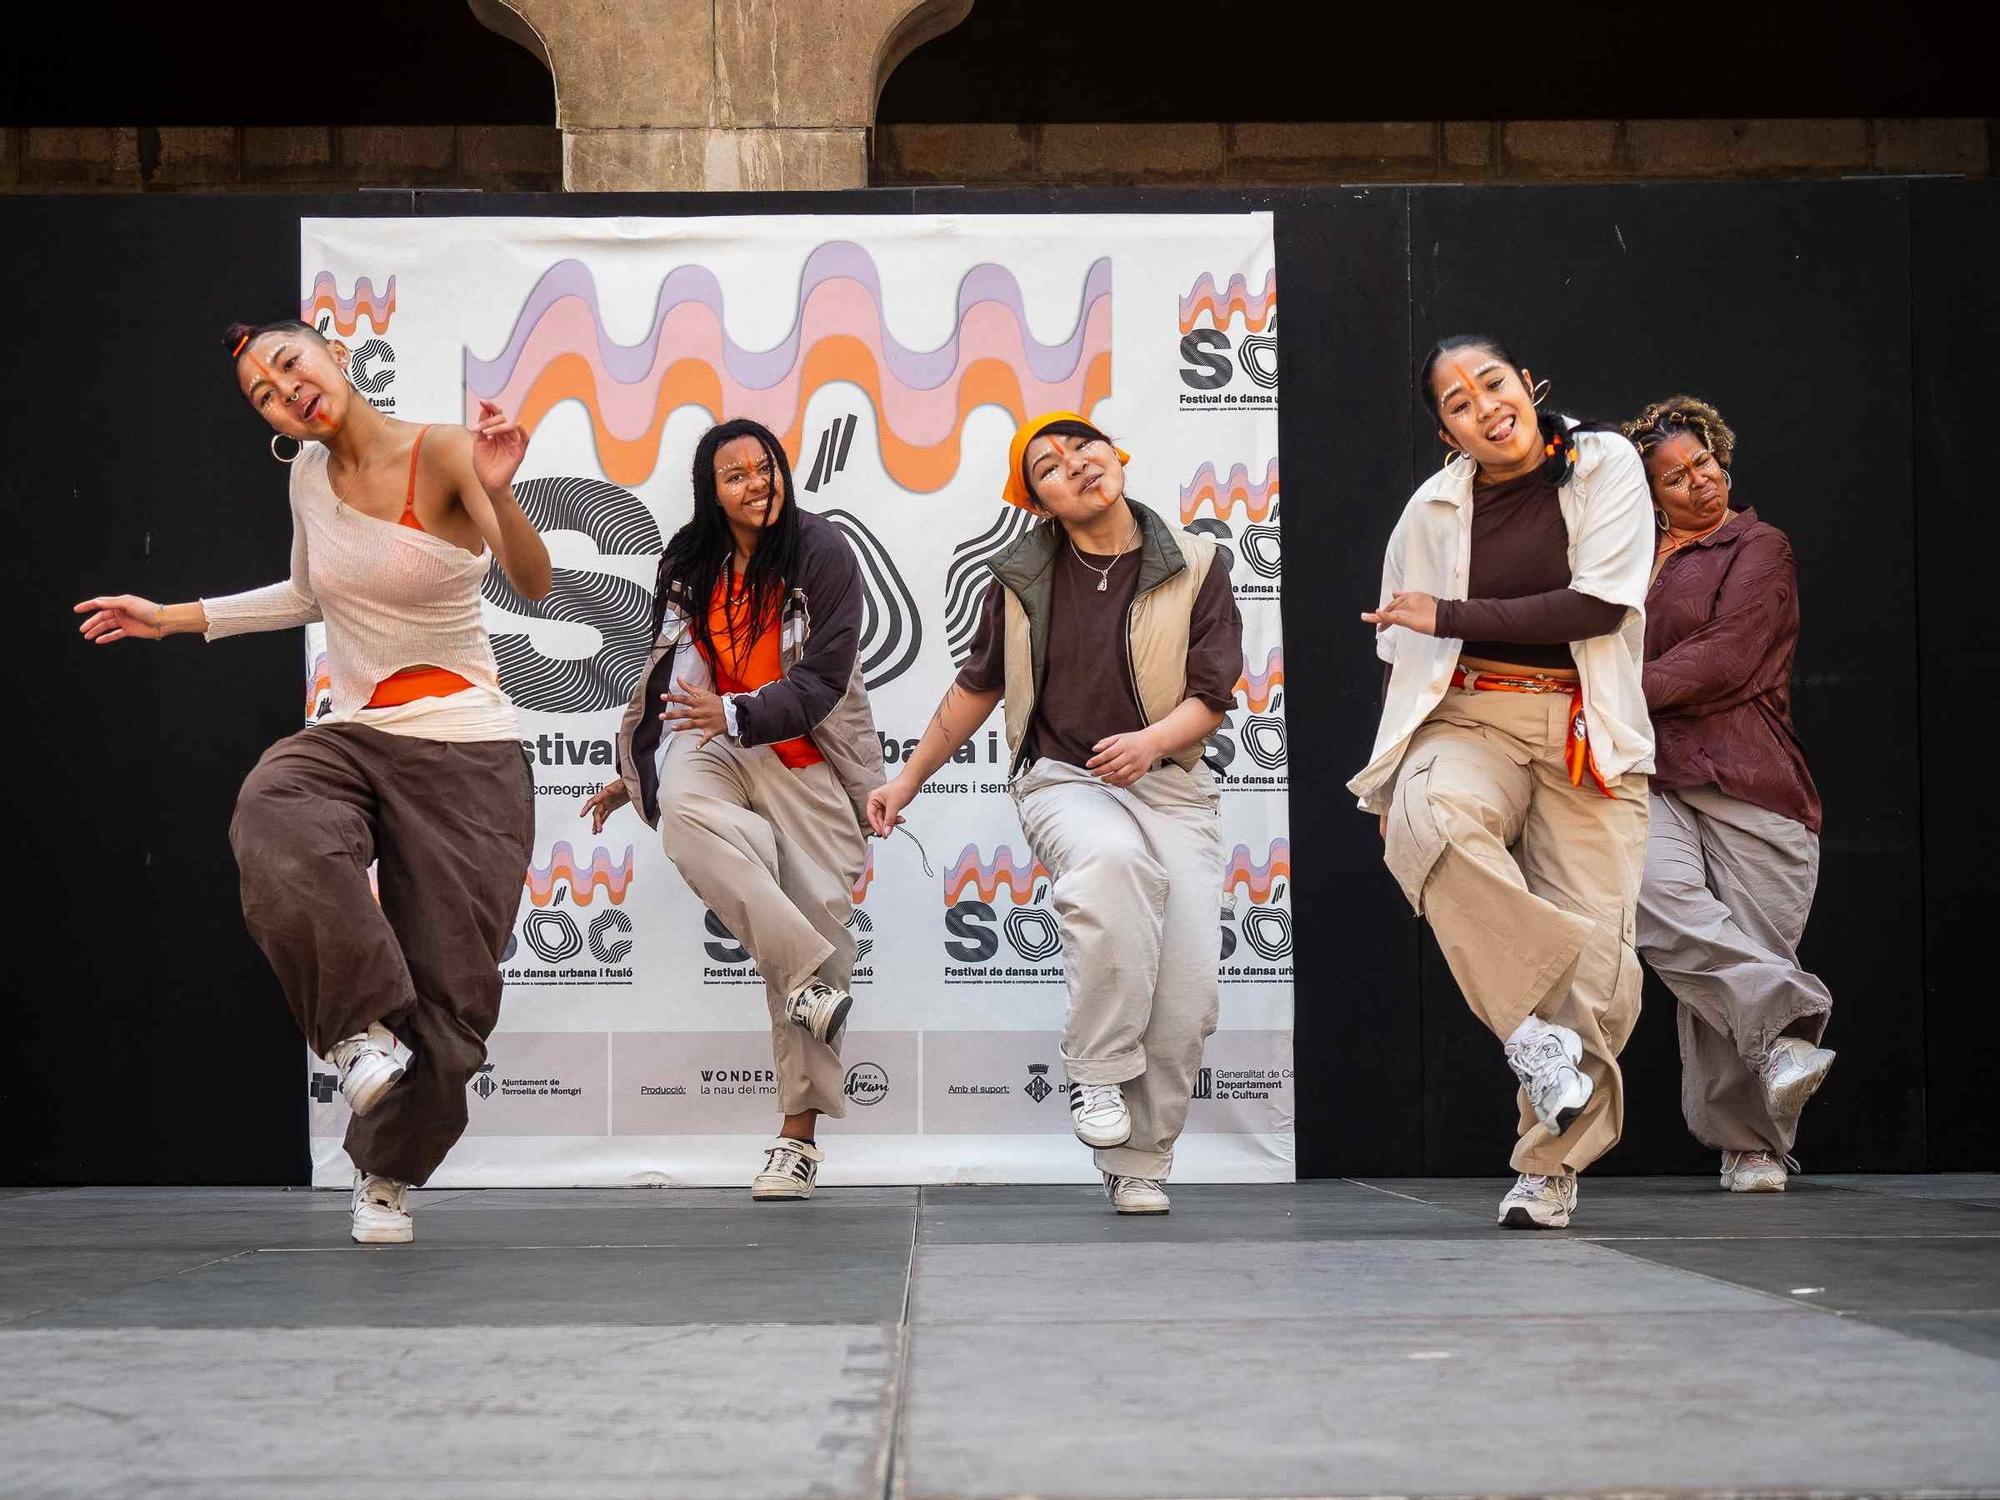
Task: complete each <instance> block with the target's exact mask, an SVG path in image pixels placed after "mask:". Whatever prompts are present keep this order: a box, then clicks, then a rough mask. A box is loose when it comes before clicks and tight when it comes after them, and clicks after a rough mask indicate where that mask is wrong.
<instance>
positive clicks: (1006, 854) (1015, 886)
mask: <svg viewBox="0 0 2000 1500" xmlns="http://www.w3.org/2000/svg"><path fill="white" fill-rule="evenodd" d="M1051 878H1053V877H1051V876H1050V874H1049V867H1048V866H1047V865H1045V864H1043V863H1042V862H1041V861H1040V860H1039V859H1036V858H1034V857H1033V856H1032V855H1031V856H1030V857H1029V859H1028V862H1027V863H1026V864H1016V863H1015V862H1014V851H1013V850H1012V849H1011V848H1009V847H1008V846H1007V845H1005V844H1002V845H1001V846H1000V847H999V848H998V849H995V850H994V851H993V858H992V859H990V860H982V859H981V858H980V857H979V846H978V845H977V844H967V845H966V846H965V850H964V852H963V853H961V854H960V855H959V856H958V858H957V859H955V860H953V861H952V865H951V868H950V869H948V870H946V871H945V872H944V904H945V905H946V906H950V905H951V904H952V903H953V902H954V901H956V900H958V898H959V895H960V893H961V892H963V891H964V890H965V888H966V887H967V886H968V885H969V886H972V887H974V888H975V889H976V890H977V891H978V892H979V899H980V900H981V901H991V900H992V899H993V898H994V897H995V896H996V895H998V894H999V892H1000V888H1001V887H1002V886H1005V887H1006V888H1007V894H1008V895H1009V896H1010V897H1012V898H1013V902H1014V904H1015V905H1016V906H1026V905H1027V904H1028V903H1029V902H1030V901H1032V900H1033V899H1034V896H1035V885H1036V883H1037V882H1038V881H1043V880H1049V879H1051Z"/></svg>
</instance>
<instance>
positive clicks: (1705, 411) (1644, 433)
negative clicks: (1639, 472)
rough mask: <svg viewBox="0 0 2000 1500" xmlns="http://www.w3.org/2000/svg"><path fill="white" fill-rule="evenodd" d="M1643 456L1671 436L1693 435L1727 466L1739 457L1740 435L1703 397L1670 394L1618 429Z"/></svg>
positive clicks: (1717, 460)
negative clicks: (1738, 437) (1737, 437)
mask: <svg viewBox="0 0 2000 1500" xmlns="http://www.w3.org/2000/svg"><path fill="white" fill-rule="evenodd" d="M1618 430H1619V431H1620V432H1622V433H1624V434H1625V436H1626V437H1628V438H1630V439H1631V440H1632V446H1633V447H1635V448H1637V449H1638V450H1639V453H1640V455H1641V456H1642V457H1643V456H1644V455H1646V454H1647V453H1650V452H1651V451H1652V450H1653V449H1654V448H1656V447H1658V446H1659V445H1660V444H1661V443H1663V442H1665V441H1666V440H1667V439H1668V438H1671V437H1683V436H1685V437H1691V438H1693V439H1694V440H1695V441H1696V442H1697V443H1700V444H1701V445H1702V447H1704V448H1706V449H1707V450H1708V451H1709V452H1710V453H1713V454H1714V455H1715V461H1716V462H1717V463H1719V464H1721V465H1722V467H1723V468H1725V469H1726V468H1728V467H1729V461H1730V460H1731V459H1732V458H1734V457H1735V456H1736V434H1735V432H1734V431H1733V430H1731V428H1730V426H1729V424H1728V423H1727V422H1725V421H1723V420H1722V413H1721V412H1719V411H1717V410H1716V409H1715V408H1714V407H1712V406H1710V405H1709V404H1708V403H1707V402H1706V401H1704V400H1702V399H1701V397H1699V396H1685V395H1683V396H1669V397H1667V399H1666V400H1664V401H1655V402H1654V403H1653V404H1652V405H1651V406H1649V407H1647V408H1646V409H1645V410H1644V411H1642V412H1640V413H1639V415H1638V416H1636V417H1634V418H1633V419H1632V420H1631V421H1629V422H1627V423H1625V424H1624V425H1623V426H1622V427H1620V428H1619V429H1618Z"/></svg>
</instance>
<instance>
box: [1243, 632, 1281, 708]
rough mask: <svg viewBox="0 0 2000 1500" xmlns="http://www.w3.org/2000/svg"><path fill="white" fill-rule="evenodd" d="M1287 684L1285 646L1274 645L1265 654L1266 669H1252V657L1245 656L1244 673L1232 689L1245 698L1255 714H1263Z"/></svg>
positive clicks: (1247, 705) (1245, 705) (1244, 700)
mask: <svg viewBox="0 0 2000 1500" xmlns="http://www.w3.org/2000/svg"><path fill="white" fill-rule="evenodd" d="M1284 685H1285V648H1284V647H1283V646H1273V647H1272V648H1271V649H1270V650H1269V651H1268V652H1266V653H1265V655H1264V670H1263V671H1261V672H1253V671H1251V670H1250V658H1249V657H1247V656H1246V657H1244V658H1243V675H1242V676H1241V677H1239V678H1237V679H1236V686H1235V688H1234V689H1233V690H1232V691H1234V692H1235V694H1236V696H1237V697H1239V698H1241V699H1242V700H1243V704H1244V707H1246V708H1248V709H1249V710H1250V712H1251V713H1253V714H1261V713H1262V712H1264V710H1265V709H1267V708H1269V707H1270V706H1271V700H1272V699H1273V698H1275V697H1277V696H1278V689H1279V688H1281V687H1283V686H1284Z"/></svg>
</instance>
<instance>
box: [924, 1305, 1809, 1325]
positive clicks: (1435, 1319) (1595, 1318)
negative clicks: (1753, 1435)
mask: <svg viewBox="0 0 2000 1500" xmlns="http://www.w3.org/2000/svg"><path fill="white" fill-rule="evenodd" d="M1831 1311H1832V1310H1831V1309H1828V1308H1815V1307H1808V1306H1806V1305H1805V1304H1803V1303H1792V1302H1788V1301H1785V1300H1783V1299H1779V1300H1778V1302H1777V1305H1776V1306H1774V1307H1770V1308H1763V1309H1757V1310H1751V1309H1748V1308H1736V1307H1690V1308H1646V1309H1644V1310H1635V1309H1630V1308H1628V1309H1624V1310H1614V1309H1605V1310H1602V1311H1595V1312H1560V1313H1541V1312H1445V1313H1440V1312H1416V1311H1411V1312H1379V1313H1366V1312H1343V1313H1316V1312H1293V1313H1239V1314H1225V1313H1215V1314H1209V1315H1204V1316H1199V1317H1176V1318H1174V1319H1173V1320H1172V1326H1173V1327H1175V1328H1195V1327H1210V1326H1212V1327H1217V1328H1238V1327H1242V1326H1243V1325H1245V1324H1264V1323H1283V1324H1287V1325H1301V1324H1315V1325H1317V1324H1341V1325H1350V1326H1351V1325H1359V1324H1386V1323H1482V1324H1485V1323H1490V1324H1501V1323H1578V1322H1588V1323H1601V1322H1605V1321H1607V1320H1608V1321H1624V1320H1628V1319H1633V1318H1643V1319H1648V1320H1655V1319H1677V1320H1678V1319H1684V1318H1735V1319H1741V1318H1774V1319H1775V1318H1790V1317H1796V1316H1797V1315H1799V1314H1802V1313H1807V1312H1816V1313H1820V1314H1822V1315H1826V1314H1828V1313H1829V1312H1831ZM1833 1315H1834V1316H1840V1314H1838V1313H1834V1314H1833ZM1047 1321H1048V1320H1047V1318H1046V1317H1030V1316H1028V1315H1025V1314H1022V1315H1018V1316H1013V1317H1005V1318H995V1317H941V1318H939V1317H925V1316H923V1315H921V1314H919V1315H918V1316H916V1317H915V1318H913V1319H912V1320H911V1323H910V1327H911V1329H912V1330H913V1331H914V1330H917V1329H925V1328H936V1329H945V1328H1020V1327H1030V1326H1037V1325H1039V1324H1042V1323H1045V1322H1047ZM1063 1326H1064V1327H1065V1328H1135V1327H1159V1326H1162V1325H1161V1321H1160V1320H1159V1319H1158V1318H1143V1317H1131V1318H1069V1319H1067V1320H1065V1321H1064V1323H1063Z"/></svg>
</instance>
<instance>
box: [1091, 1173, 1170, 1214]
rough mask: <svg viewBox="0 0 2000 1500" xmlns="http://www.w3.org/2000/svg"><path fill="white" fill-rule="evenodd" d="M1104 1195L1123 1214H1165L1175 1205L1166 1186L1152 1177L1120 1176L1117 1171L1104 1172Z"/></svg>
mask: <svg viewBox="0 0 2000 1500" xmlns="http://www.w3.org/2000/svg"><path fill="white" fill-rule="evenodd" d="M1104 1196H1105V1197H1107V1198H1109V1199H1110V1200H1111V1206H1112V1207H1113V1208H1115V1209H1117V1210H1118V1212H1120V1213H1121V1214H1163V1213H1166V1212H1167V1211H1168V1210H1169V1209H1171V1208H1172V1207H1173V1206H1174V1205H1173V1200H1172V1199H1170V1198H1168V1197H1167V1190H1166V1188H1165V1187H1163V1186H1162V1185H1161V1184H1160V1183H1158V1182H1156V1181H1154V1180H1153V1179H1152V1178H1150V1177H1120V1176H1119V1175H1118V1174H1117V1173H1116V1172H1106V1173H1105V1174H1104Z"/></svg>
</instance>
